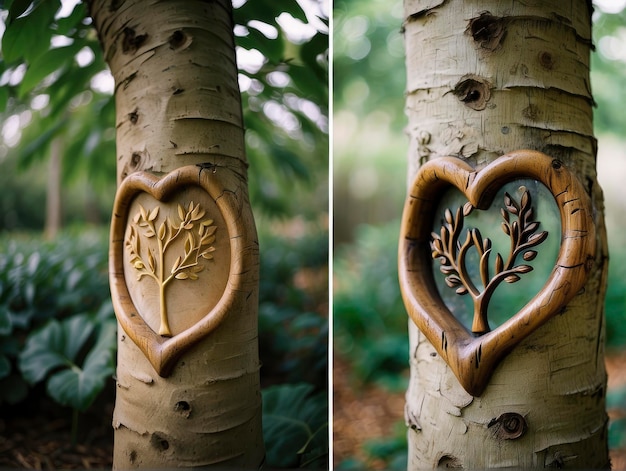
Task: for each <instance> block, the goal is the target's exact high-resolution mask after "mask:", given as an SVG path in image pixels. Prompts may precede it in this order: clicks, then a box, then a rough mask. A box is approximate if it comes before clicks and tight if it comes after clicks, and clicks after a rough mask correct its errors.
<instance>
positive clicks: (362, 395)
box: [0, 352, 626, 469]
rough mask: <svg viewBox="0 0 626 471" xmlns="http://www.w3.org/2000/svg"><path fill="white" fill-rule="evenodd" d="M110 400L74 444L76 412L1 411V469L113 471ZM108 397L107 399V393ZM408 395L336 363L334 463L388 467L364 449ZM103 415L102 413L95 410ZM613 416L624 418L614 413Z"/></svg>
mask: <svg viewBox="0 0 626 471" xmlns="http://www.w3.org/2000/svg"><path fill="white" fill-rule="evenodd" d="M606 365H607V372H608V374H609V385H608V388H609V391H611V390H612V389H615V388H618V387H622V386H624V385H626V352H621V353H618V354H615V353H611V354H608V355H607V359H606ZM110 389H111V394H109V395H108V397H104V398H102V400H101V401H100V402H98V403H97V404H95V405H94V407H92V409H91V412H90V413H88V414H85V415H83V416H81V418H80V422H79V427H78V437H79V439H78V444H76V445H71V423H72V414H71V411H70V410H69V409H60V408H59V407H58V406H53V405H52V404H51V403H42V404H39V405H36V406H34V407H33V408H32V409H30V410H29V411H23V410H10V409H9V410H7V409H6V408H5V409H2V410H1V413H2V415H1V416H0V468H9V469H110V468H111V464H112V455H113V429H112V427H111V417H112V412H113V401H112V394H113V391H112V388H110ZM105 396H106V395H105ZM403 410H404V392H398V393H389V392H388V391H387V390H385V389H383V388H381V387H379V386H376V385H372V384H368V385H360V384H357V383H355V382H354V380H353V379H351V375H350V373H349V365H348V364H347V363H346V362H345V361H341V360H336V361H335V364H334V427H333V429H334V442H333V451H334V463H335V464H339V463H341V462H342V461H343V460H345V459H348V458H355V459H357V460H359V461H360V462H362V463H365V464H366V466H367V469H384V467H385V463H384V462H383V461H382V460H380V459H376V458H372V457H371V456H370V455H368V453H367V451H366V449H364V447H363V445H364V444H365V443H367V442H368V441H371V440H377V439H378V440H380V439H384V438H385V437H390V436H392V435H393V434H394V433H395V431H396V430H397V428H396V427H397V425H398V424H399V423H400V424H401V423H402V422H403V420H404V419H403ZM94 411H99V412H94ZM609 416H610V417H611V418H615V417H623V416H626V405H625V406H624V408H623V409H618V410H610V411H609ZM611 461H612V469H626V449H621V450H611Z"/></svg>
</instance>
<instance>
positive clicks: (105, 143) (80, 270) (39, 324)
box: [0, 0, 329, 468]
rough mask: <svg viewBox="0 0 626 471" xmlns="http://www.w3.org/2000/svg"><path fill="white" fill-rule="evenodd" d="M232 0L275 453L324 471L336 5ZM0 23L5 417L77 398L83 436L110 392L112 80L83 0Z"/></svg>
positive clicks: (35, 0) (42, 4)
mask: <svg viewBox="0 0 626 471" xmlns="http://www.w3.org/2000/svg"><path fill="white" fill-rule="evenodd" d="M233 5H234V12H233V16H234V20H235V24H236V26H235V42H236V45H237V46H236V53H237V63H238V67H239V86H240V89H241V91H242V102H243V109H244V125H245V128H246V144H247V157H248V160H249V163H250V168H249V173H248V176H249V187H250V199H251V202H252V205H253V211H254V213H255V217H256V220H257V227H258V232H259V241H260V245H261V287H260V308H259V339H260V356H261V361H262V363H263V368H262V373H261V375H262V387H263V389H264V421H263V422H264V434H265V440H266V442H267V443H268V444H269V446H268V450H267V451H268V458H267V459H268V461H267V462H266V463H267V465H268V466H270V467H288V468H295V467H316V468H320V467H324V466H325V463H327V461H328V421H327V416H328V392H327V391H328V330H329V329H328V249H329V245H328V204H329V195H328V192H329V184H328V173H329V148H328V145H329V141H328V123H329V118H328V110H329V103H328V97H329V88H328V83H329V80H328V70H329V63H328V61H329V53H328V51H329V44H328V41H329V40H328V38H329V30H328V28H329V20H328V15H329V11H328V10H329V5H328V3H327V2H324V1H316V0H287V1H284V2H278V3H277V2H271V1H270V0H254V1H252V0H248V1H246V0H235V1H234V2H233ZM0 35H2V43H1V57H0V123H1V124H0V186H1V187H2V191H1V192H0V411H1V412H2V414H0V417H2V418H5V417H7V416H10V415H12V414H19V413H20V412H19V411H21V410H23V409H22V408H14V407H13V406H15V405H19V404H21V403H23V402H24V401H29V404H42V406H41V407H44V404H45V405H46V406H45V407H47V408H46V409H44V410H45V412H43V413H45V414H53V413H54V412H53V410H52V409H53V408H52V407H51V406H50V405H51V404H53V405H54V404H56V405H57V407H58V406H63V407H67V408H68V409H67V410H70V411H72V416H73V420H72V423H73V431H74V437H76V431H77V429H78V428H79V424H80V421H79V420H78V417H79V413H80V417H83V419H81V420H83V421H86V419H85V418H84V417H86V414H87V412H89V411H90V410H91V408H98V407H100V409H99V410H100V411H101V408H102V400H104V399H106V398H109V399H110V396H111V394H112V391H113V380H112V375H113V372H114V367H115V349H116V337H115V326H116V323H115V320H114V319H115V318H114V314H113V310H112V307H111V300H110V294H109V289H108V277H107V253H108V226H109V221H110V214H111V208H112V205H113V199H114V196H115V188H116V186H115V185H116V183H115V164H116V158H115V108H114V99H113V96H112V93H113V86H114V84H113V79H112V77H111V75H110V73H109V71H108V69H107V66H106V64H105V63H104V61H103V58H102V53H101V50H100V45H99V43H98V40H97V37H96V34H95V31H94V30H93V28H92V26H91V20H90V18H89V17H88V16H87V11H86V6H85V3H82V2H80V1H79V0H4V1H2V0H0ZM57 174H58V178H56V177H55V175H57ZM57 198H58V199H59V200H60V205H57V214H58V210H59V208H60V214H61V220H60V222H61V229H60V231H57V230H47V231H46V233H45V236H44V232H43V231H44V229H45V228H50V227H51V221H52V219H54V217H55V216H54V213H55V211H50V210H47V204H46V202H53V201H54V200H55V199H57ZM52 206H54V205H52ZM42 398H45V399H46V400H45V401H44V399H42ZM103 398H104V399H103ZM46 401H47V402H46ZM94 404H95V405H94ZM294 404H297V407H295V406H294ZM35 409H36V408H33V411H34V412H33V413H37V412H36V411H35ZM39 412H41V411H39ZM97 415H98V414H97ZM99 415H101V413H100V414H99ZM0 420H1V419H0ZM109 422H110V421H109ZM285 424H289V428H288V430H287V429H286V428H285ZM109 425H110V424H109ZM85 427H88V424H83V430H84V429H85ZM1 429H3V428H0V430H1ZM287 432H288V433H287ZM78 436H80V435H78ZM83 436H84V435H83Z"/></svg>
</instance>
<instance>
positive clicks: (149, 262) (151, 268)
mask: <svg viewBox="0 0 626 471" xmlns="http://www.w3.org/2000/svg"><path fill="white" fill-rule="evenodd" d="M148 266H149V267H150V270H152V272H154V256H153V255H152V250H148Z"/></svg>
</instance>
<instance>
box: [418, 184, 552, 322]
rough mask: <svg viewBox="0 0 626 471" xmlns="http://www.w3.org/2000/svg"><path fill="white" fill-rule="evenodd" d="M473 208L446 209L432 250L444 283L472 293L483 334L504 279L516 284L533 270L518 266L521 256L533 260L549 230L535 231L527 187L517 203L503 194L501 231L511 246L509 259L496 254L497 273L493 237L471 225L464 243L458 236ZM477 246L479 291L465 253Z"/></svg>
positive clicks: (469, 204)
mask: <svg viewBox="0 0 626 471" xmlns="http://www.w3.org/2000/svg"><path fill="white" fill-rule="evenodd" d="M473 210H474V206H472V204H471V203H469V202H468V203H465V205H464V206H463V208H458V209H457V211H456V214H455V215H454V216H453V215H452V211H450V209H446V210H445V212H444V218H445V223H444V225H443V226H442V227H441V233H440V234H436V233H435V232H433V233H432V241H431V244H430V245H431V249H432V257H433V259H436V258H438V259H439V261H440V263H441V267H440V270H441V272H442V273H443V274H444V275H446V277H445V282H446V284H447V285H448V286H449V287H450V288H456V290H455V291H456V293H457V294H459V295H465V294H468V293H469V294H470V296H471V297H472V299H473V300H474V318H473V321H472V332H474V333H476V334H484V333H486V332H489V330H490V329H489V321H488V319H487V308H488V305H489V301H490V299H491V296H492V295H493V293H494V291H495V290H496V288H497V287H498V285H500V283H502V282H503V281H505V282H507V283H515V282H516V281H519V280H520V275H521V274H523V273H528V272H530V271H531V270H532V269H533V267H532V266H530V265H526V264H519V265H516V260H517V257H518V256H519V255H522V258H523V260H524V261H527V262H529V261H531V260H534V259H535V257H536V256H537V251H535V250H530V249H531V248H532V247H535V246H536V245H539V244H541V243H542V242H543V241H544V240H546V238H547V237H548V232H547V231H543V232H539V233H535V231H536V230H537V229H538V228H539V224H540V223H539V222H538V221H533V220H532V218H533V208H532V201H531V196H530V193H529V192H528V190H525V191H524V193H523V194H522V198H521V201H520V203H519V204H518V203H517V202H516V201H515V200H514V199H513V198H511V195H509V194H508V193H504V208H501V209H500V213H501V214H502V218H503V219H504V221H503V222H502V230H503V231H504V233H505V234H506V235H508V236H509V238H510V240H511V249H510V252H509V255H508V258H507V260H506V262H505V261H504V259H503V257H502V255H500V254H499V253H498V254H497V255H496V260H495V263H494V276H493V277H490V274H489V256H490V254H491V248H492V247H491V240H490V239H489V238H485V239H483V237H482V235H481V233H480V231H479V230H478V229H477V228H468V229H467V236H466V238H465V241H464V242H462V243H461V241H460V240H459V237H460V235H461V231H462V230H463V219H464V217H466V216H469V215H470V214H471V212H472V211H473ZM509 215H513V216H517V220H513V221H511V217H510V216H509ZM472 247H475V248H476V250H477V251H478V256H479V273H480V278H481V282H482V285H483V287H484V289H483V290H482V291H480V290H479V289H478V288H477V287H476V285H475V284H474V282H473V281H472V279H471V277H470V276H469V274H468V271H467V265H466V256H467V253H468V251H469V250H470V249H471V248H472Z"/></svg>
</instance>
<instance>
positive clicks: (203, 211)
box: [109, 166, 250, 376]
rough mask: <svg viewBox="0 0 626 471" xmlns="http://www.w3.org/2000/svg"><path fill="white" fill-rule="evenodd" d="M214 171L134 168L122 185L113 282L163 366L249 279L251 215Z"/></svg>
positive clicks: (137, 336) (134, 334)
mask: <svg viewBox="0 0 626 471" xmlns="http://www.w3.org/2000/svg"><path fill="white" fill-rule="evenodd" d="M212 175H213V172H210V171H203V168H202V167H201V168H200V171H199V169H198V166H187V167H182V168H180V169H177V170H175V171H173V172H171V173H169V174H167V175H165V176H163V177H161V178H159V177H157V176H154V175H152V174H150V173H147V172H136V173H133V174H131V175H129V176H128V177H127V178H126V179H124V181H123V182H122V183H121V185H120V186H119V188H118V192H117V195H116V199H115V204H114V209H113V220H112V223H111V243H110V248H109V250H110V252H109V263H110V273H109V279H110V286H111V296H112V300H113V307H114V309H115V314H116V316H117V319H118V321H119V323H120V325H121V327H122V328H123V330H124V332H125V334H126V336H127V337H129V338H130V339H131V340H132V341H133V342H135V344H137V346H138V347H139V348H140V349H141V351H142V352H143V353H144V355H145V356H146V357H147V359H148V360H149V361H150V363H151V364H152V366H153V367H154V369H155V370H156V372H157V373H158V374H159V375H161V376H168V375H169V373H170V372H171V369H172V367H173V366H174V364H175V362H176V361H177V360H178V359H179V358H180V356H181V355H182V354H183V353H184V352H185V351H187V350H188V349H189V348H191V347H192V346H193V345H195V344H196V343H197V342H199V341H200V340H202V339H203V338H204V337H206V336H207V335H209V334H210V333H211V332H212V331H213V330H214V329H215V328H217V326H219V324H220V322H221V321H222V319H223V318H224V316H225V315H227V313H228V311H229V309H230V307H231V305H232V304H233V302H234V300H235V297H236V296H241V293H242V292H245V291H246V288H245V286H243V283H244V282H243V281H242V274H243V273H245V270H244V269H243V260H242V254H244V253H245V252H246V251H247V250H248V247H245V244H246V243H250V241H247V240H246V238H245V237H242V236H241V234H245V233H246V227H244V226H245V224H246V223H248V222H249V221H247V220H245V219H244V218H242V217H241V215H240V214H239V213H238V211H237V209H236V208H237V207H239V206H240V205H239V204H238V203H237V202H236V201H235V200H236V198H237V195H236V193H235V192H232V191H228V190H225V189H224V188H222V187H221V186H220V185H219V184H218V183H217V181H216V179H215V178H214V177H212Z"/></svg>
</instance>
